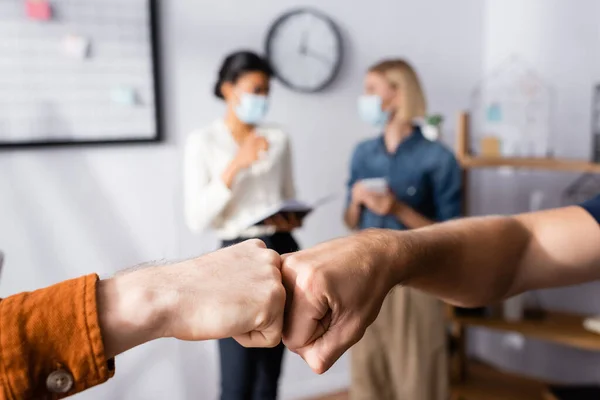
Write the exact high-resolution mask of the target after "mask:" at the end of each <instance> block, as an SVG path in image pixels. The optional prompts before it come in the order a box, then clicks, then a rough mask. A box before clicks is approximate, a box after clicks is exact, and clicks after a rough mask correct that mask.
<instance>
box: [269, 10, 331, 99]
mask: <svg viewBox="0 0 600 400" xmlns="http://www.w3.org/2000/svg"><path fill="white" fill-rule="evenodd" d="M266 53H267V57H268V58H269V61H270V62H271V65H272V67H273V69H274V71H275V75H276V76H277V78H279V80H281V82H283V84H285V85H286V86H288V87H289V88H291V89H293V90H296V91H299V92H306V93H314V92H318V91H321V90H323V89H325V88H326V87H327V86H329V85H330V84H331V83H332V82H333V81H334V80H335V78H336V77H337V75H338V74H339V71H340V67H341V65H342V35H341V33H340V30H339V28H338V26H337V25H336V24H335V23H334V22H333V20H332V19H331V18H329V17H328V16H326V15H325V14H323V13H321V12H319V11H316V10H313V9H297V10H293V11H289V12H287V13H285V14H283V15H282V16H281V17H279V18H278V19H277V20H275V22H274V23H273V25H272V26H271V28H270V29H269V32H268V34H267V40H266Z"/></svg>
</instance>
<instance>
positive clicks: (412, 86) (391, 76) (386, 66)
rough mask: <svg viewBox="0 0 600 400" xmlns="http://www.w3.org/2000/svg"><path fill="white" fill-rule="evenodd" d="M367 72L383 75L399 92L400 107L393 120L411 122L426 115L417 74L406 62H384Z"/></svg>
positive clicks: (423, 95)
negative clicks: (398, 119) (400, 97)
mask: <svg viewBox="0 0 600 400" xmlns="http://www.w3.org/2000/svg"><path fill="white" fill-rule="evenodd" d="M369 72H375V73H379V74H381V75H383V77H384V78H385V79H386V80H387V81H388V82H389V83H390V84H391V85H392V86H394V87H395V88H396V89H399V90H400V96H402V107H401V109H400V110H398V113H397V114H396V116H395V118H400V119H401V120H402V121H412V120H413V119H415V118H423V117H425V114H426V113H427V101H426V100H425V94H424V93H423V89H422V88H421V83H420V81H419V77H418V76H417V73H416V72H415V70H414V69H413V67H412V66H411V65H410V64H409V63H408V62H406V61H404V60H401V59H394V60H384V61H381V62H379V63H377V64H375V65H373V66H372V67H371V68H369Z"/></svg>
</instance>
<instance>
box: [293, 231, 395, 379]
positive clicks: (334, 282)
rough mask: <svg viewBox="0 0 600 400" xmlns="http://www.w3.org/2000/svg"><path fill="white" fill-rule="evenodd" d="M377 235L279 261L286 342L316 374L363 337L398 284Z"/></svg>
mask: <svg viewBox="0 0 600 400" xmlns="http://www.w3.org/2000/svg"><path fill="white" fill-rule="evenodd" d="M382 244H383V243H381V237H380V235H379V234H378V233H377V232H375V231H371V232H367V233H361V234H358V235H354V236H350V237H347V238H342V239H337V240H333V241H331V242H326V243H323V244H321V245H318V246H316V247H314V248H311V249H308V250H304V251H300V252H298V253H294V254H290V255H286V256H284V257H283V265H282V274H283V281H284V285H285V286H286V289H287V291H288V304H287V310H286V312H287V314H286V318H285V327H284V332H283V342H284V344H285V345H286V346H287V347H288V348H289V349H290V350H292V351H294V352H295V353H297V354H299V355H300V356H301V357H302V358H304V360H305V361H306V362H307V363H308V365H309V366H310V367H311V368H312V369H313V370H314V371H315V372H317V373H323V372H325V371H327V370H328V369H329V368H330V367H331V366H332V365H333V363H334V362H335V361H336V360H337V359H338V358H339V357H340V356H341V355H342V354H343V353H344V352H345V351H346V350H348V349H349V348H350V347H351V346H352V345H353V344H354V343H356V342H358V340H360V338H361V337H362V336H363V334H364V332H365V330H366V328H367V327H368V326H369V325H370V324H371V323H372V322H373V321H374V320H375V318H376V317H377V314H378V313H379V310H380V308H381V304H382V303H383V300H384V298H385V296H386V295H387V293H388V292H389V291H390V290H391V288H392V287H393V286H394V285H395V284H396V283H397V282H398V279H397V277H396V276H395V273H394V271H393V269H392V266H391V264H390V262H389V261H388V259H387V258H385V257H384V255H383V253H382V252H380V251H377V249H378V248H380V247H381V245H382Z"/></svg>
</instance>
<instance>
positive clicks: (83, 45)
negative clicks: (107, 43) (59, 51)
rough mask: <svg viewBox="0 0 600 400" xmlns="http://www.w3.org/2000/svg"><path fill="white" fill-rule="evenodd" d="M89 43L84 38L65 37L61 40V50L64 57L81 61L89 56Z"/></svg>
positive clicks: (75, 36)
mask: <svg viewBox="0 0 600 400" xmlns="http://www.w3.org/2000/svg"><path fill="white" fill-rule="evenodd" d="M90 46H91V42H90V40H89V39H88V38H86V37H85V36H78V35H67V36H65V37H64V38H63V41H62V48H63V52H64V53H65V55H67V56H69V57H71V58H74V59H78V60H83V59H85V58H87V57H88V56H89V54H90Z"/></svg>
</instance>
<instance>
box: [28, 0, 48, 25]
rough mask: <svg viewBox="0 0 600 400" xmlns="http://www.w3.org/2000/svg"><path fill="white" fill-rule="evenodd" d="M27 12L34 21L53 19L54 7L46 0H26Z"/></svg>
mask: <svg viewBox="0 0 600 400" xmlns="http://www.w3.org/2000/svg"><path fill="white" fill-rule="evenodd" d="M25 14H26V15H27V18H29V19H32V20H34V21H50V20H51V19H52V7H51V6H50V3H49V2H48V1H46V0H26V1H25Z"/></svg>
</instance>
